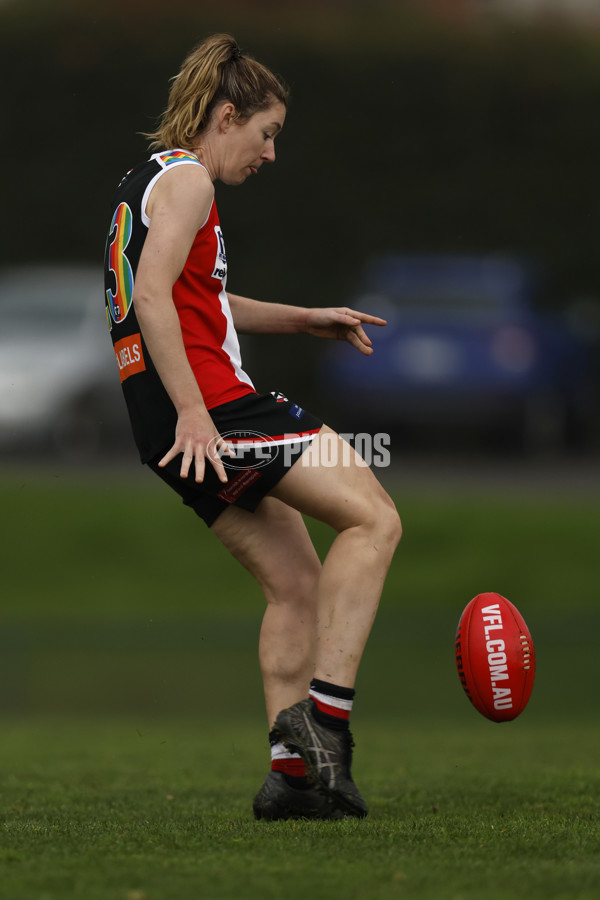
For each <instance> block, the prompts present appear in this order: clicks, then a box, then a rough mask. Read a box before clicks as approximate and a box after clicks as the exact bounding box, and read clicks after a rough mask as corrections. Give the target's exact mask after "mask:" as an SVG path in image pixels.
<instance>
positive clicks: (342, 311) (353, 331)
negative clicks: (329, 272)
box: [305, 306, 387, 356]
mask: <svg viewBox="0 0 600 900" xmlns="http://www.w3.org/2000/svg"><path fill="white" fill-rule="evenodd" d="M363 324H364V325H387V322H386V320H385V319H380V318H379V316H370V315H368V314H367V313H362V312H357V311H356V310H354V309H348V308H347V307H345V306H343V307H335V308H334V307H331V308H329V309H308V310H307V315H306V326H305V330H306V333H307V334H312V335H313V337H320V338H331V339H332V340H336V341H348V343H349V344H352V346H353V347H356V349H357V350H360V352H361V353H364V354H365V356H369V355H370V354H371V353H372V352H373V346H372V341H371V339H370V338H369V337H368V335H367V334H366V332H365V330H364V329H363V327H362V326H363Z"/></svg>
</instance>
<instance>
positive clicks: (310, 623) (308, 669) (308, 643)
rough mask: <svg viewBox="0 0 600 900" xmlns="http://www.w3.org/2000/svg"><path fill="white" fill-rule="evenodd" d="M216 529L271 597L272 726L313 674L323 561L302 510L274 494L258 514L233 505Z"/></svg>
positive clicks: (265, 652)
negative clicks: (314, 544) (319, 556)
mask: <svg viewBox="0 0 600 900" xmlns="http://www.w3.org/2000/svg"><path fill="white" fill-rule="evenodd" d="M212 531H213V532H214V533H215V534H216V536H217V537H218V538H219V540H220V541H221V542H222V543H223V544H224V545H225V547H227V549H228V550H229V551H230V553H231V554H232V555H233V556H234V557H235V558H236V559H237V560H238V561H239V562H240V563H241V564H242V565H243V566H244V567H245V568H246V569H248V571H249V572H250V573H251V574H252V575H253V576H254V577H255V579H256V580H257V581H258V583H259V585H260V586H261V588H262V590H263V593H264V595H265V599H266V601H267V608H266V610H265V614H264V618H263V622H262V627H261V632H260V641H259V660H260V667H261V672H262V677H263V684H264V692H265V703H266V707H267V716H268V720H269V728H272V727H273V723H274V721H275V717H276V716H277V713H278V712H279V711H280V710H282V709H285V708H286V707H288V706H291V705H292V704H293V703H296V702H297V701H298V700H301V699H302V698H303V697H306V696H307V694H308V687H309V684H310V680H311V678H312V676H313V674H314V667H315V652H316V650H315V642H316V620H317V588H318V582H319V577H320V575H321V563H320V561H319V558H318V556H317V553H316V551H315V548H314V546H313V544H312V541H311V539H310V537H309V534H308V532H307V530H306V526H305V524H304V520H303V519H302V516H301V515H300V513H298V512H296V510H294V509H291V508H290V507H289V506H286V504H284V503H282V502H281V501H280V500H277V499H275V498H274V497H265V498H264V499H263V500H262V501H261V503H260V505H259V507H258V508H257V510H256V511H255V512H254V513H249V512H247V511H246V510H244V509H239V508H238V507H235V506H231V507H229V508H228V509H226V510H225V511H224V512H223V513H221V515H220V516H219V518H218V519H216V521H215V522H214V523H213V525H212Z"/></svg>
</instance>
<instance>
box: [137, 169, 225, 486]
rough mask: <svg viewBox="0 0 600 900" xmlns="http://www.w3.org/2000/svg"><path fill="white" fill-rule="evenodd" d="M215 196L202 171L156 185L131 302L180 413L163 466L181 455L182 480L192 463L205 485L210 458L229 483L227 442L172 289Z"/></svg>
mask: <svg viewBox="0 0 600 900" xmlns="http://www.w3.org/2000/svg"><path fill="white" fill-rule="evenodd" d="M213 196H214V189H213V186H212V183H211V181H210V178H209V176H208V174H207V172H206V170H205V169H203V168H200V166H179V167H177V168H176V169H174V170H173V171H172V172H169V173H168V174H166V175H164V176H163V177H162V178H160V179H159V180H158V182H157V183H156V185H155V186H154V188H153V190H152V193H151V194H150V198H149V200H148V205H147V213H148V216H149V217H150V227H149V229H148V235H147V237H146V241H145V243H144V248H143V250H142V254H141V257H140V261H139V265H138V269H137V272H136V276H135V285H134V292H133V302H134V306H135V311H136V315H137V318H138V322H139V324H140V328H141V331H142V334H143V336H144V341H145V343H146V346H147V347H148V350H149V352H150V356H151V357H152V361H153V362H154V365H155V366H156V370H157V372H158V374H159V376H160V379H161V381H162V383H163V385H164V386H165V389H166V391H167V393H168V394H169V397H170V398H171V400H172V401H173V405H174V406H175V409H176V411H177V428H176V431H175V440H174V443H173V446H172V447H171V449H170V450H169V451H168V452H167V453H166V454H165V456H164V457H163V458H162V459H161V461H160V462H159V465H160V466H165V465H167V463H168V462H170V461H171V460H172V459H174V458H175V457H176V456H178V455H179V454H180V453H182V454H183V457H182V462H181V470H180V474H181V477H182V478H187V476H188V473H189V470H190V467H191V464H192V462H194V465H195V471H196V476H195V477H196V481H202V479H203V478H204V467H205V458H206V457H208V460H209V462H210V463H211V465H212V466H213V468H214V469H215V471H216V473H217V475H218V476H219V479H220V480H221V481H223V482H225V481H227V475H226V473H225V468H224V466H223V463H222V461H221V459H220V458H219V455H218V452H217V451H218V449H219V448H220V446H221V444H223V445H225V442H224V441H222V439H221V438H220V436H219V433H218V431H217V429H216V428H215V426H214V423H213V421H212V419H211V417H210V415H209V413H208V410H207V409H206V406H205V404H204V400H203V398H202V394H201V392H200V388H199V387H198V383H197V381H196V378H195V376H194V373H193V371H192V368H191V366H190V364H189V361H188V358H187V354H186V352H185V347H184V344H183V337H182V334H181V327H180V324H179V316H178V315H177V310H176V308H175V304H174V303H173V285H174V284H175V282H176V281H177V279H178V278H179V276H180V274H181V272H182V270H183V267H184V265H185V262H186V260H187V257H188V254H189V252H190V248H191V246H192V243H193V241H194V238H195V236H196V234H197V232H198V231H199V229H200V228H201V226H202V225H203V224H204V222H205V221H206V217H207V216H208V213H209V211H210V206H211V203H212V201H213Z"/></svg>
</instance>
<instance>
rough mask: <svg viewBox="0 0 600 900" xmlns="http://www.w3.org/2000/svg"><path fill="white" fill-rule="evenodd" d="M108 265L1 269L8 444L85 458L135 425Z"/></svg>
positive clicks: (1, 404)
mask: <svg viewBox="0 0 600 900" xmlns="http://www.w3.org/2000/svg"><path fill="white" fill-rule="evenodd" d="M103 294H104V285H103V276H102V269H101V268H98V269H96V268H87V267H58V266H29V267H24V268H13V269H5V270H2V271H0V321H1V327H0V447H2V448H3V449H5V450H6V449H9V448H13V449H18V450H19V451H21V450H24V449H25V450H29V449H32V448H38V449H43V450H44V451H49V452H51V453H52V454H55V455H58V456H62V457H66V458H70V459H81V458H84V457H86V456H90V455H93V454H95V453H97V452H98V451H99V450H100V449H101V448H102V447H109V446H111V447H112V446H116V445H117V444H118V443H119V442H122V441H123V442H124V441H126V440H128V441H129V444H131V438H126V437H125V435H126V434H128V432H129V428H128V423H127V413H126V409H125V403H124V400H123V397H122V394H121V388H120V382H119V377H118V374H117V370H116V362H115V358H114V353H113V350H112V346H111V341H110V337H109V334H108V327H107V324H106V316H105V313H104V308H103Z"/></svg>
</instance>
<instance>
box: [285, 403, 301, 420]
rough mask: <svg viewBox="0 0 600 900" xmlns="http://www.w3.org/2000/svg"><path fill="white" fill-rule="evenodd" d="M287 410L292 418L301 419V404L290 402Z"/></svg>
mask: <svg viewBox="0 0 600 900" xmlns="http://www.w3.org/2000/svg"><path fill="white" fill-rule="evenodd" d="M288 412H289V414H290V416H292V417H293V418H294V419H301V418H302V416H303V415H304V410H303V409H302V407H301V406H298V404H297V403H292V405H291V406H290V408H289V409H288Z"/></svg>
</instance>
